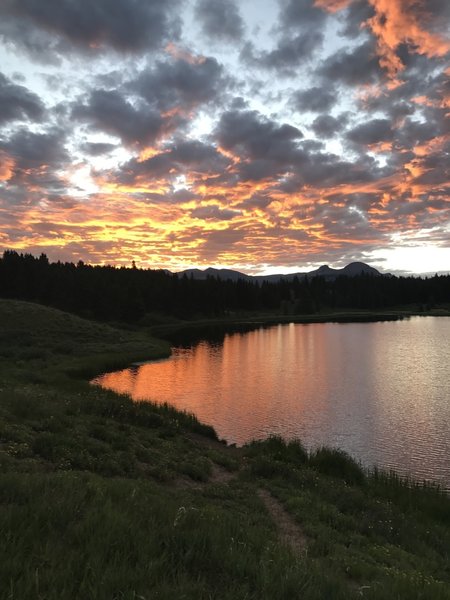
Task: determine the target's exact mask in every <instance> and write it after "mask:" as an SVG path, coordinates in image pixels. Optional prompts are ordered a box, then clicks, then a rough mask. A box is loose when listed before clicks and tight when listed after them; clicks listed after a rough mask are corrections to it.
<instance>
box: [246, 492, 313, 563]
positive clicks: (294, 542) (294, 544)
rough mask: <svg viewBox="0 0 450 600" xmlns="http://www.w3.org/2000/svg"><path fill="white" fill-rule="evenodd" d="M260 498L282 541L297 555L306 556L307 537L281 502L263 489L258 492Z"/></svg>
mask: <svg viewBox="0 0 450 600" xmlns="http://www.w3.org/2000/svg"><path fill="white" fill-rule="evenodd" d="M258 496H259V497H260V498H261V500H262V501H263V503H264V506H265V507H266V509H267V512H268V513H269V514H270V516H271V517H272V519H273V521H274V523H275V525H276V526H277V528H278V531H279V532H280V539H281V541H282V542H283V543H285V544H286V545H287V546H290V547H291V548H292V549H293V550H294V552H296V553H297V554H304V553H305V552H306V550H307V540H306V536H305V534H304V533H303V531H302V530H301V528H300V526H299V525H298V524H297V523H296V521H294V519H293V518H292V517H291V515H290V514H289V513H288V512H287V511H286V509H285V508H284V507H283V505H282V504H281V502H279V501H278V500H277V499H276V498H274V497H273V496H272V494H270V493H269V492H268V491H267V490H263V489H261V488H260V489H259V490H258Z"/></svg>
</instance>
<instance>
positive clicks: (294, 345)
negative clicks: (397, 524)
mask: <svg viewBox="0 0 450 600" xmlns="http://www.w3.org/2000/svg"><path fill="white" fill-rule="evenodd" d="M448 339H450V319H447V318H444V317H442V318H439V319H437V318H435V319H434V320H433V319H432V318H428V319H427V318H414V319H410V320H408V321H399V322H385V323H349V324H337V323H326V324H318V323H317V324H310V325H294V324H291V325H279V326H275V327H271V328H267V329H263V328H261V329H258V330H255V331H251V332H248V333H245V334H231V335H226V336H225V338H224V341H223V343H221V344H213V343H208V342H206V341H203V342H201V343H200V344H198V345H196V346H193V347H191V348H176V349H175V350H174V353H173V356H172V357H171V358H170V359H168V360H165V361H159V362H154V363H149V364H144V365H142V366H139V367H134V368H131V369H125V370H123V371H120V372H117V373H108V374H106V375H103V376H101V377H99V378H97V379H96V380H95V381H94V382H95V383H97V384H100V385H102V386H103V387H106V388H109V389H113V390H116V391H118V392H124V393H129V394H130V395H131V396H132V398H134V399H135V400H145V399H147V400H154V401H156V402H160V403H162V402H168V403H169V404H171V405H173V406H175V407H177V408H178V409H182V410H187V411H189V412H193V413H194V414H195V415H196V416H197V417H198V418H199V419H200V420H201V421H203V422H205V423H208V424H211V425H213V426H214V428H215V429H216V431H217V433H218V435H219V437H221V438H224V439H226V440H227V441H228V442H230V443H231V442H234V443H237V444H243V443H246V442H248V441H250V440H252V439H258V438H264V437H267V436H268V435H270V434H279V435H282V436H283V437H285V438H288V439H292V438H300V439H301V440H302V441H303V442H304V443H305V444H306V445H307V446H309V447H313V446H318V445H324V444H325V445H331V446H337V447H340V448H343V449H345V450H346V451H348V452H349V453H350V454H352V455H353V456H355V457H356V458H358V459H359V460H361V461H362V462H363V463H365V464H366V465H373V464H379V465H380V466H382V467H388V468H395V469H397V470H399V471H401V472H403V473H410V474H412V475H414V476H415V477H419V478H435V479H438V480H441V481H443V482H444V484H445V485H447V486H449V487H450V461H449V458H448V457H449V456H450V440H449V437H448V431H449V430H450V404H449V403H448V397H449V396H450V374H449V372H448V369H447V366H448V364H450V346H449V344H448Z"/></svg>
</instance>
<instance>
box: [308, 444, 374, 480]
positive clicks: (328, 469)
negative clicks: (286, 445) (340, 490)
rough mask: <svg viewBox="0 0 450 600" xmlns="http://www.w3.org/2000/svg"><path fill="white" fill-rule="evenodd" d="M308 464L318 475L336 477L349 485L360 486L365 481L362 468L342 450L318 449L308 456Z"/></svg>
mask: <svg viewBox="0 0 450 600" xmlns="http://www.w3.org/2000/svg"><path fill="white" fill-rule="evenodd" d="M309 464H310V466H311V467H312V468H313V469H315V470H316V471H319V473H323V474H325V475H330V476H331V477H338V478H339V479H343V480H344V481H345V482H346V483H348V484H350V485H352V484H357V485H361V484H362V483H364V482H365V480H366V476H365V474H364V471H363V469H362V467H361V466H360V465H359V464H358V463H357V462H356V461H355V460H354V459H353V458H352V457H351V456H349V455H348V454H347V453H346V452H344V451H343V450H336V449H334V448H319V449H318V450H316V451H315V452H313V453H312V454H311V455H310V457H309Z"/></svg>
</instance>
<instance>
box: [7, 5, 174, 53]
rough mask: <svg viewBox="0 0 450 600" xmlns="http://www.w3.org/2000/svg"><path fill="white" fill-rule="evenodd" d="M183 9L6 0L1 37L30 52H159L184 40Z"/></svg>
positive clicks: (165, 6)
mask: <svg viewBox="0 0 450 600" xmlns="http://www.w3.org/2000/svg"><path fill="white" fill-rule="evenodd" d="M178 6H179V2H178V0H164V2H161V1H160V0H114V1H113V2H111V0H95V2H92V1H91V0H76V1H75V2H74V1H73V0H45V1H43V0H3V2H2V4H1V7H0V18H1V25H0V34H1V35H2V36H3V37H4V38H5V39H6V40H9V41H11V42H12V43H13V44H14V45H16V46H18V47H23V48H24V49H26V50H33V49H34V50H36V49H37V48H38V47H39V46H41V48H42V50H45V43H44V42H45V40H46V41H47V52H48V49H49V48H48V46H49V45H50V47H51V48H53V49H56V50H62V48H63V47H64V45H66V46H78V47H81V48H84V49H86V50H90V51H92V50H94V51H95V50H96V49H102V48H103V47H112V48H115V49H116V50H119V51H131V52H135V51H140V50H146V49H155V48H159V47H161V46H162V44H164V42H165V41H168V40H173V39H175V38H177V37H178V34H179V29H180V22H179V18H178V16H177V15H176V10H175V9H176V8H177V7H178ZM36 29H37V32H36V33H34V32H35V31H36ZM30 32H32V38H33V39H32V40H31V42H30Z"/></svg>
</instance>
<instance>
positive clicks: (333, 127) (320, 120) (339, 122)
mask: <svg viewBox="0 0 450 600" xmlns="http://www.w3.org/2000/svg"><path fill="white" fill-rule="evenodd" d="M311 127H312V129H313V131H314V133H315V134H316V135H317V136H319V137H332V136H333V135H335V134H336V133H338V132H339V131H341V130H342V129H343V127H345V119H343V118H341V119H336V118H335V117H332V116H331V115H320V116H319V117H317V118H316V119H314V121H313V123H312V126H311Z"/></svg>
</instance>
